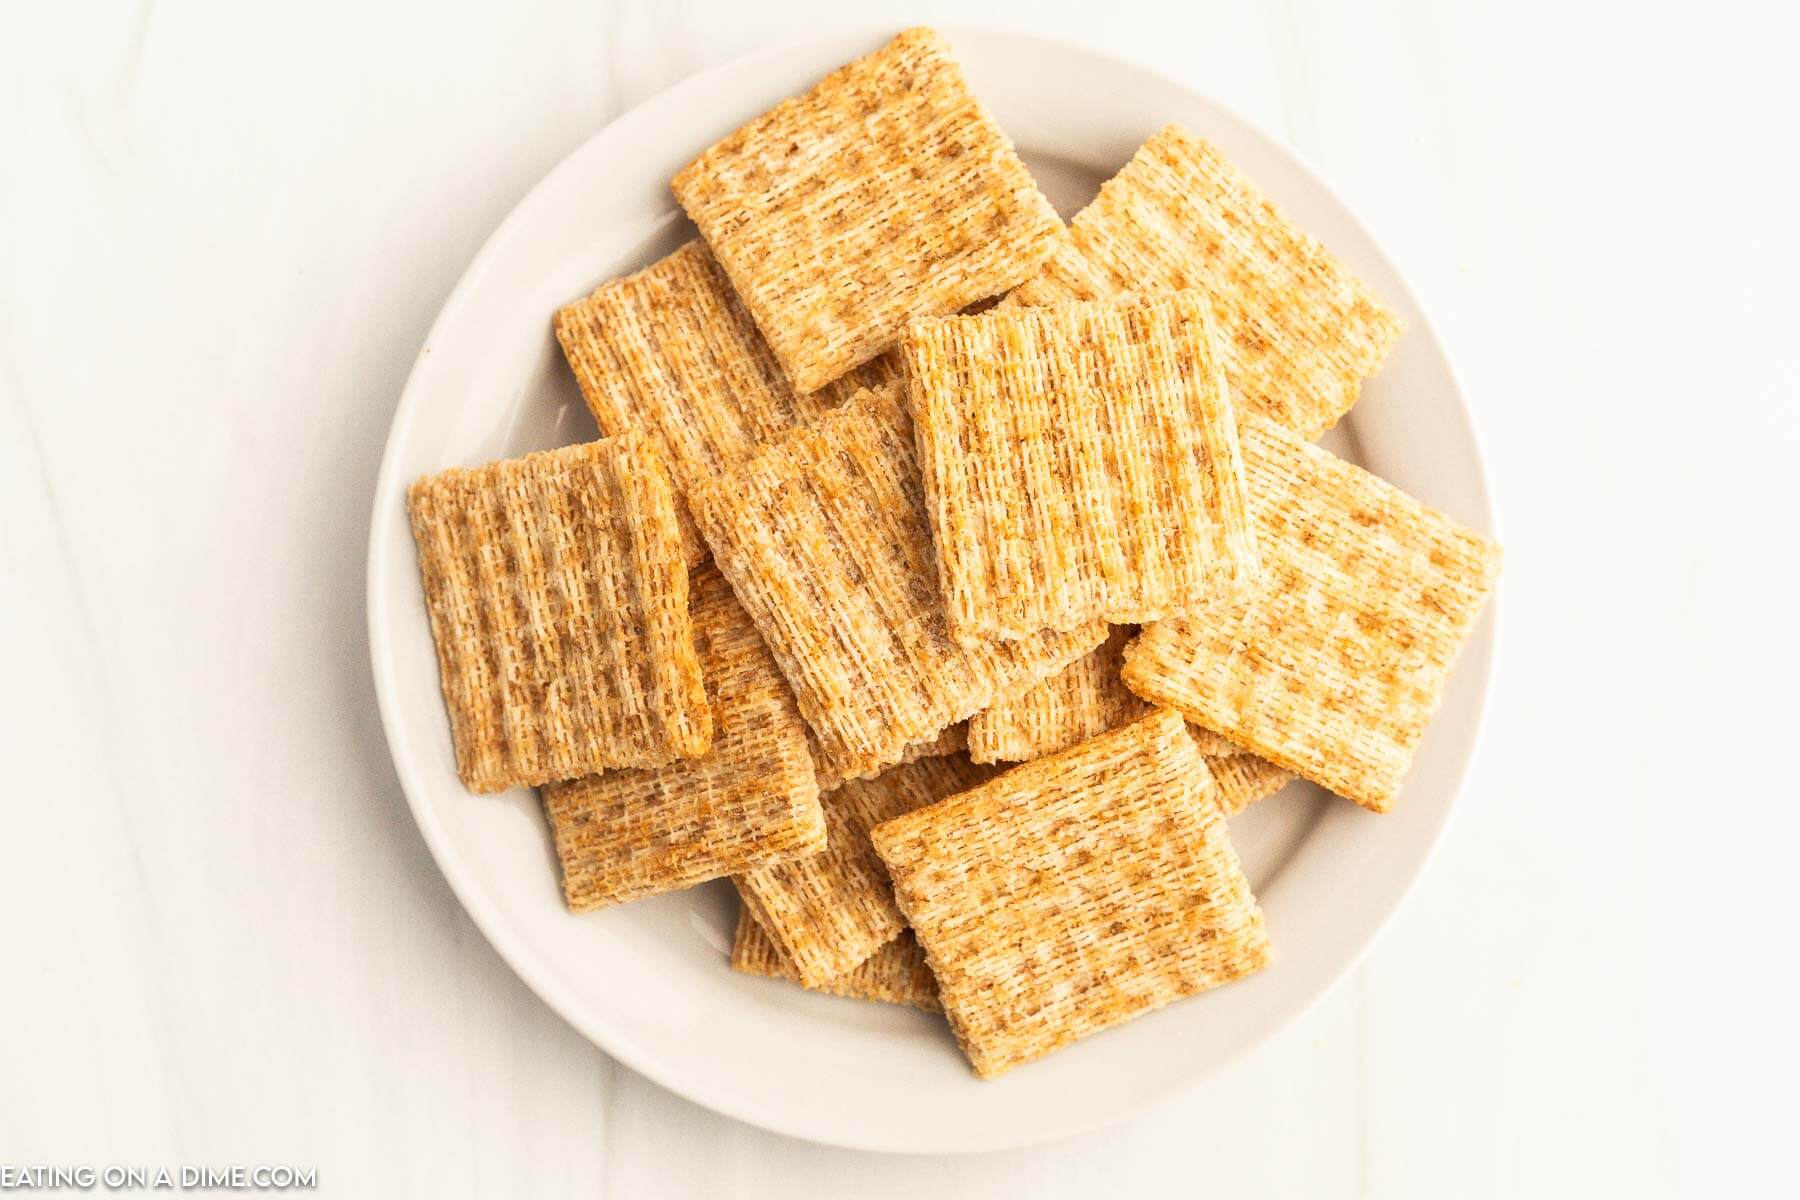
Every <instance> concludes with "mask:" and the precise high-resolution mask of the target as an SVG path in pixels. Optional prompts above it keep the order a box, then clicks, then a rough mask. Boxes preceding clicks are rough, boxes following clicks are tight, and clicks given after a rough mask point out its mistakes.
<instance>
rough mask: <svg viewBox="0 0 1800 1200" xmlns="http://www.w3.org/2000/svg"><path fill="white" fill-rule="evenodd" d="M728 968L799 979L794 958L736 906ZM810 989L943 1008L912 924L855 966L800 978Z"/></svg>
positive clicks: (928, 1008) (927, 1008) (938, 1010)
mask: <svg viewBox="0 0 1800 1200" xmlns="http://www.w3.org/2000/svg"><path fill="white" fill-rule="evenodd" d="M731 969H732V970H734V971H742V972H743V973H744V974H746V975H761V976H764V977H766V978H769V979H785V980H788V981H789V982H790V983H801V981H800V973H799V972H798V971H796V970H795V969H794V964H793V963H791V962H789V961H788V960H787V959H786V958H784V957H782V953H781V947H779V946H777V945H776V944H775V940H774V939H773V938H771V937H770V936H769V935H768V933H766V932H765V931H764V930H763V927H762V926H761V925H758V924H757V923H756V918H755V917H752V916H751V915H750V910H749V909H747V908H740V909H739V910H738V924H737V934H736V936H735V937H734V938H733V939H732V943H731ZM801 986H802V987H807V988H808V990H809V991H819V992H824V993H826V994H828V995H832V996H843V997H845V998H847V999H851V1000H881V1001H885V1002H887V1003H889V1004H910V1005H911V1006H912V1007H914V1008H922V1009H924V1010H925V1011H926V1012H936V1013H941V1012H943V1011H944V1005H943V1002H942V1001H941V1000H939V999H938V992H937V980H936V979H933V978H932V976H931V968H930V967H928V966H926V965H925V952H924V951H923V950H921V949H919V940H918V939H917V938H915V937H913V935H912V930H910V929H908V930H904V931H902V932H901V934H900V936H899V937H897V938H894V939H893V940H892V941H890V942H888V944H887V945H885V946H883V947H882V948H881V949H879V950H877V951H876V952H875V953H873V954H871V955H870V956H869V957H868V958H866V959H864V960H863V961H862V962H860V963H858V964H857V965H856V966H855V967H854V968H853V969H851V970H849V971H846V972H845V973H844V974H842V975H839V976H838V977H837V978H836V979H827V980H825V981H824V982H823V983H820V984H815V985H810V986H809V985H806V984H803V983H802V984H801Z"/></svg>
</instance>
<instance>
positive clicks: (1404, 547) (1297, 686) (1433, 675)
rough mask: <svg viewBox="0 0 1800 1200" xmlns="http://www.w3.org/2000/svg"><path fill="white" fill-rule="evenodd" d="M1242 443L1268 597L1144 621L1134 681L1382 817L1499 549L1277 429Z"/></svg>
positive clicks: (1129, 657)
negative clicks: (1233, 608) (1232, 608)
mask: <svg viewBox="0 0 1800 1200" xmlns="http://www.w3.org/2000/svg"><path fill="white" fill-rule="evenodd" d="M1241 433H1242V438H1243V451H1244V467H1245V471H1246V473H1247V475H1248V478H1249V484H1250V498H1251V515H1252V517H1253V519H1254V520H1255V522H1256V530H1257V542H1258V547H1259V550H1260V551H1261V554H1262V558H1263V565H1264V569H1265V572H1266V573H1267V576H1268V583H1267V587H1266V589H1265V590H1264V591H1263V592H1262V593H1261V594H1260V595H1259V596H1258V597H1257V599H1256V600H1255V602H1254V603H1252V604H1251V605H1250V606H1249V607H1248V608H1246V609H1244V610H1241V613H1228V612H1220V613H1217V614H1214V613H1210V612H1203V613H1196V614H1194V615H1192V616H1189V617H1187V618H1183V619H1181V620H1174V621H1164V622H1158V623H1156V624H1154V625H1150V626H1146V627H1145V629H1144V631H1143V633H1141V634H1140V635H1139V636H1138V639H1137V641H1136V642H1134V643H1133V644H1132V645H1131V647H1130V648H1129V649H1128V650H1127V651H1126V655H1125V670H1124V677H1125V682H1126V684H1127V685H1128V686H1129V687H1130V688H1131V689H1132V690H1133V691H1135V692H1137V693H1138V694H1139V695H1140V696H1143V697H1145V698H1146V699H1149V700H1151V701H1152V702H1154V703H1157V704H1163V705H1168V706H1170V707H1173V708H1175V709H1178V710H1179V711H1180V712H1181V713H1182V714H1183V715H1184V716H1186V717H1187V718H1188V719H1189V720H1191V721H1193V722H1194V723H1195V724H1196V725H1201V726H1204V727H1206V728H1208V729H1213V730H1217V731H1219V732H1220V733H1223V734H1225V735H1226V736H1227V737H1228V738H1229V739H1230V740H1231V741H1232V742H1234V743H1236V744H1238V745H1241V746H1243V747H1244V748H1245V749H1247V750H1249V751H1250V752H1252V753H1254V754H1256V755H1257V756H1259V757H1261V758H1265V759H1268V760H1269V761H1270V762H1273V763H1276V764H1277V765H1279V766H1283V767H1286V768H1288V769H1289V770H1292V771H1295V772H1297V773H1299V774H1301V775H1303V776H1305V777H1306V778H1308V779H1310V780H1312V781H1313V782H1314V783H1317V784H1319V785H1320V786H1321V787H1324V788H1327V789H1329V790H1330V791H1333V792H1336V793H1337V794H1338V795H1340V796H1345V797H1348V798H1349V799H1351V800H1354V801H1356V802H1357V803H1358V804H1361V805H1363V806H1364V807H1365V808H1369V809H1373V810H1374V811H1376V812H1385V811H1386V810H1387V809H1388V808H1389V807H1390V806H1391V805H1392V804H1393V801H1394V798H1395V796H1396V795H1397V794H1398V792H1399V790H1400V784H1401V780H1402V778H1403V777H1404V776H1405V774H1406V768H1407V766H1408V764H1409V763H1410V762H1411V760H1412V754H1413V750H1414V749H1415V748H1416V747H1417V745H1418V743H1419V739H1420V737H1421V736H1422V735H1423V733H1424V730H1425V725H1426V722H1427V721H1429V720H1430V718H1431V715H1432V713H1433V712H1435V711H1436V710H1437V706H1438V704H1439V702H1440V701H1441V700H1442V698H1443V692H1444V685H1445V683H1446V682H1447V680H1448V679H1449V676H1450V668H1451V665H1452V664H1453V662H1454V661H1455V659H1456V656H1457V653H1458V652H1459V651H1460V650H1461V649H1462V646H1463V644H1464V643H1465V642H1466V641H1467V640H1468V637H1469V633H1470V630H1471V629H1472V627H1473V626H1474V623H1475V618H1476V617H1477V616H1478V615H1479V614H1480V612H1481V609H1482V606H1483V605H1484V604H1486V602H1487V599H1488V596H1489V594H1490V593H1491V592H1492V591H1493V587H1494V582H1495V579H1496V578H1497V576H1498V574H1499V571H1500V548H1499V547H1498V546H1497V545H1495V544H1494V543H1492V542H1490V541H1488V540H1487V539H1486V538H1483V537H1481V536H1480V535H1479V534H1477V533H1474V532H1473V531H1471V530H1468V529H1465V528H1463V527H1462V526H1460V525H1458V524H1456V523H1455V522H1454V521H1452V520H1450V519H1449V518H1448V517H1446V516H1444V515H1443V514H1442V513H1439V512H1437V511H1435V510H1433V509H1430V508H1428V507H1426V506H1425V505H1423V504H1420V503H1419V502H1418V501H1416V500H1414V499H1413V498H1412V497H1410V496H1408V495H1406V493H1404V492H1402V491H1400V489H1398V488H1396V487H1394V486H1393V485H1392V484H1389V483H1387V482H1385V481H1383V480H1381V479H1378V478H1376V477H1375V476H1374V475H1371V474H1369V472H1367V471H1364V470H1363V469H1362V468H1360V467H1356V466H1353V465H1351V464H1350V463H1347V462H1344V461H1343V460H1342V459H1339V458H1337V457H1336V456H1334V455H1332V454H1329V453H1327V452H1326V451H1324V450H1320V449H1318V448H1317V447H1315V446H1311V445H1308V444H1307V443H1305V442H1303V441H1301V440H1300V439H1299V438H1298V437H1297V436H1295V435H1294V434H1292V433H1290V432H1288V431H1287V430H1284V429H1282V428H1280V427H1279V426H1276V425H1274V424H1272V423H1270V422H1267V421H1262V420H1254V419H1253V420H1249V421H1246V422H1245V423H1244V426H1243V428H1242V430H1241Z"/></svg>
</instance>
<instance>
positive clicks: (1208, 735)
mask: <svg viewBox="0 0 1800 1200" xmlns="http://www.w3.org/2000/svg"><path fill="white" fill-rule="evenodd" d="M1123 666H1124V662H1123V656H1122V655H1121V662H1120V667H1121V668H1123ZM1122 673H1123V672H1122V670H1121V674H1122ZM1119 686H1120V687H1125V681H1124V679H1123V678H1121V679H1120V680H1119ZM1125 690H1126V691H1127V692H1130V691H1131V689H1130V688H1126V689H1125ZM1133 694H1135V693H1133ZM1188 732H1189V733H1191V734H1193V735H1194V744H1195V745H1197V746H1199V747H1200V753H1202V754H1204V755H1205V756H1206V757H1208V758H1232V757H1234V756H1236V755H1239V754H1248V753H1250V752H1249V751H1248V750H1246V749H1244V748H1243V747H1242V746H1240V745H1238V744H1237V743H1236V742H1234V741H1232V740H1231V739H1230V738H1228V737H1226V736H1225V735H1224V734H1222V733H1214V732H1213V731H1212V730H1210V729H1204V728H1202V727H1201V726H1199V725H1190V726H1189V727H1188Z"/></svg>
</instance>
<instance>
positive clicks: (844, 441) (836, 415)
mask: <svg viewBox="0 0 1800 1200" xmlns="http://www.w3.org/2000/svg"><path fill="white" fill-rule="evenodd" d="M689 502H690V506H691V507H692V509H693V512H694V519H695V520H696V521H697V522H698V523H699V526H700V530H701V532H702V533H703V534H705V536H706V541H707V544H708V545H709V546H710V547H711V548H712V551H713V556H714V559H715V561H716V562H717V563H718V564H719V569H720V570H722V571H723V572H724V573H725V577H726V578H727V579H729V580H730V581H731V585H732V587H733V589H735V590H736V592H737V594H738V598H739V599H740V600H741V601H742V602H743V604H744V607H745V608H746V609H748V610H749V612H750V616H751V618H752V619H753V620H755V622H756V627H757V629H759V630H760V631H761V632H762V635H763V639H764V640H765V641H767V642H768V644H769V649H770V650H771V651H772V652H773V653H774V655H775V659H776V661H777V662H779V663H780V664H781V669H782V671H783V673H784V674H786V676H787V679H788V683H789V684H790V685H791V686H792V687H793V689H794V698H795V700H796V701H797V702H798V703H799V705H800V713H801V715H802V716H804V717H805V718H806V722H807V724H808V725H810V726H811V727H812V730H813V733H814V735H815V737H816V739H817V742H818V746H819V749H820V751H821V752H822V753H823V755H824V756H825V757H826V759H827V760H829V761H830V762H831V763H833V764H835V770H836V771H837V773H839V774H842V775H845V776H850V777H855V776H868V775H874V774H878V773H879V772H880V771H881V770H882V769H883V768H885V767H888V766H891V765H892V764H894V763H896V762H899V761H900V760H901V759H902V758H903V757H904V756H905V754H906V750H907V747H909V746H911V745H912V744H913V743H916V742H921V741H925V740H928V739H930V738H935V737H936V736H938V735H939V734H940V733H942V732H943V731H944V730H945V729H947V728H949V727H950V726H951V725H953V724H955V723H956V722H958V721H962V720H966V719H967V718H969V717H971V716H973V715H974V714H975V713H977V712H980V711H981V710H982V709H984V708H986V707H987V706H988V705H990V704H992V703H993V702H994V700H995V698H996V697H998V696H1001V695H1005V694H1007V693H1009V692H1013V691H1017V690H1019V689H1022V688H1025V687H1029V686H1030V685H1031V684H1033V683H1035V682H1037V681H1038V680H1039V679H1042V678H1044V677H1046V676H1048V675H1051V674H1054V673H1055V672H1057V671H1060V670H1061V669H1062V668H1063V667H1065V666H1067V665H1068V664H1069V663H1071V662H1073V661H1075V659H1077V658H1079V657H1080V656H1081V655H1082V654H1085V653H1086V652H1087V651H1089V650H1091V649H1093V648H1094V647H1095V646H1097V645H1099V644H1100V643H1101V642H1102V641H1104V640H1105V639H1106V627H1105V626H1104V625H1102V624H1100V623H1098V622H1095V623H1093V624H1091V625H1087V626H1083V627H1081V628H1079V629H1076V630H1073V631H1070V632H1067V633H1048V632H1047V633H1042V634H1038V635H1037V636H1035V637H1029V638H1021V639H1020V640H1018V641H1013V642H1006V643H994V644H990V645H985V646H980V647H975V648H969V647H964V646H959V645H958V644H957V643H956V642H955V641H953V640H952V639H951V637H950V634H949V630H948V628H947V626H946V622H945V619H944V606H943V602H942V600H941V599H940V598H939V595H938V590H937V573H936V570H935V568H934V566H933V564H932V559H931V526H930V522H929V520H928V519H927V517H926V515H925V498H924V494H923V492H922V490H921V486H920V480H919V467H918V459H917V456H916V451H915V450H914V446H913V436H912V427H911V422H910V421H909V420H908V418H907V415H906V410H905V408H904V407H903V406H902V405H901V404H900V402H899V400H898V398H897V397H896V396H895V395H894V391H893V389H891V388H888V389H882V390H879V391H864V392H861V393H859V394H858V395H857V396H856V397H855V398H854V399H852V400H850V401H849V402H848V403H846V404H845V405H844V406H843V407H842V408H839V409H837V410H836V411H834V412H831V413H829V414H827V415H826V416H824V417H822V418H821V419H820V420H818V421H817V422H815V423H814V424H813V425H811V426H808V427H806V428H804V429H799V430H795V431H794V432H792V433H790V434H789V435H788V436H787V437H786V438H784V439H783V440H781V441H780V442H777V443H775V444H773V445H771V446H767V447H765V448H764V449H763V450H761V451H759V452H758V453H757V454H756V455H755V456H754V457H752V458H751V460H750V461H749V462H748V463H745V464H744V465H743V466H742V467H740V468H739V469H737V470H735V471H732V472H729V473H728V474H726V475H725V476H723V477H721V478H720V479H719V480H718V481H717V482H715V483H711V484H708V485H706V486H705V487H702V488H698V489H696V490H695V491H694V492H693V494H692V495H690V497H689Z"/></svg>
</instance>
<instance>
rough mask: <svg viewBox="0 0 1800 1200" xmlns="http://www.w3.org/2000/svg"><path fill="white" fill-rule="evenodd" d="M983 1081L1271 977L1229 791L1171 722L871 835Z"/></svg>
mask: <svg viewBox="0 0 1800 1200" xmlns="http://www.w3.org/2000/svg"><path fill="white" fill-rule="evenodd" d="M874 843H875V849H876V852H877V853H878V854H880V855H881V858H882V861H883V862H885V863H886V864H887V866H888V870H889V872H890V873H891V875H892V878H893V881H894V891H895V895H896V898H897V899H898V900H899V903H900V908H901V911H902V912H903V913H904V914H905V915H906V918H907V921H908V923H909V924H911V925H912V927H913V931H914V932H915V933H916V934H917V935H918V938H919V944H920V945H921V946H923V947H924V949H925V958H926V961H927V962H928V963H929V964H930V966H931V969H932V973H933V974H934V975H935V976H936V977H937V981H938V989H939V992H940V994H941V996H942V998H943V1002H944V1011H945V1014H946V1015H947V1016H948V1017H949V1018H950V1025H951V1028H952V1029H953V1030H954V1031H955V1033H956V1037H957V1041H958V1042H959V1043H960V1044H961V1045H962V1047H963V1050H964V1052H965V1053H966V1054H967V1055H968V1056H969V1061H970V1062H971V1063H972V1064H973V1065H974V1068H975V1072H976V1073H977V1074H978V1075H982V1076H994V1075H998V1074H1001V1073H1002V1072H1004V1071H1007V1070H1010V1069H1012V1068H1013V1067H1015V1066H1017V1065H1019V1064H1020V1063H1023V1062H1027V1061H1029V1060H1031V1059H1035V1058H1039V1057H1041V1056H1043V1055H1045V1054H1048V1053H1050V1052H1051V1051H1053V1050H1056V1049H1058V1048H1060V1047H1062V1046H1066V1045H1068V1044H1069V1043H1070V1042H1073V1041H1075V1040H1076V1039H1078V1038H1082V1037H1086V1036H1087V1035H1089V1034H1092V1033H1097V1032H1099V1031H1100V1030H1102V1029H1106V1028H1108V1027H1109V1026H1113V1025H1117V1024H1119V1023H1120V1022H1123V1021H1128V1020H1130V1019H1131V1018H1133V1017H1135V1016H1138V1015H1140V1014H1142V1013H1145V1012H1148V1011H1150V1010H1152V1009H1155V1008H1159V1007H1161V1006H1162V1005H1164V1004H1167V1003H1168V1002H1170V1001H1171V1000H1175V999H1178V998H1180V997H1182V996H1187V995H1192V994H1193V993H1195V992H1199V991H1203V990H1205V989H1207V988H1211V987H1216V986H1218V985H1219V984H1222V983H1226V982H1229V981H1231V980H1233V979H1237V978H1240V977H1242V976H1244V975H1248V974H1250V973H1252V972H1254V971H1257V970H1260V969H1261V968H1262V967H1263V966H1264V965H1266V964H1267V962H1268V960H1269V944H1268V938H1267V936H1266V935H1265V933H1264V931H1263V918H1262V912H1261V910H1260V909H1259V908H1258V907H1257V904H1256V898H1255V897H1254V896H1252V895H1251V893H1250V885H1249V883H1248V882H1247V881H1246V880H1245V879H1244V875H1243V871H1242V870H1241V869H1240V867H1239V865H1238V859H1237V854H1236V852H1235V851H1234V850H1233V849H1232V845H1231V838H1230V835H1229V833H1228V832H1227V830H1226V827H1225V814H1224V810H1223V808H1222V806H1221V804H1220V801H1219V797H1218V791H1217V785H1216V784H1214V782H1213V780H1212V777H1211V774H1210V773H1209V772H1208V770H1207V767H1206V763H1205V761H1204V760H1203V759H1202V758H1201V757H1200V754H1199V752H1198V750H1197V749H1196V748H1195V746H1194V741H1193V739H1192V738H1191V737H1189V736H1188V734H1187V730H1186V728H1185V727H1184V726H1183V724H1182V721H1181V718H1180V717H1179V716H1177V715H1176V714H1175V713H1173V712H1171V711H1169V710H1167V709H1162V710H1158V711H1156V712H1153V713H1151V714H1149V715H1148V716H1145V717H1142V718H1140V719H1139V720H1137V721H1134V722H1132V723H1131V724H1129V725H1126V726H1124V727H1123V728H1120V729H1117V730H1114V731H1112V732H1110V733H1105V734H1102V735H1100V736H1099V737H1097V738H1094V739H1092V740H1090V741H1087V742H1084V743H1082V744H1081V745H1079V746H1075V747H1072V748H1070V749H1068V750H1065V751H1063V752H1061V753H1059V754H1053V755H1051V756H1049V757H1048V758H1041V759H1038V760H1037V761H1036V762H1032V763H1027V764H1025V765H1024V766H1020V767H1014V768H1013V769H1012V770H1010V771H1008V772H1006V773H1005V774H1003V775H1001V776H999V777H998V778H997V779H995V780H993V781H992V782H990V783H987V784H985V785H983V786H981V787H978V788H975V789H973V790H971V791H967V792H963V793H961V794H960V795H957V796H953V797H951V798H950V799H948V800H944V801H941V802H939V803H937V804H934V805H932V806H930V807H929V808H924V809H920V810H919V811H917V812H914V813H910V814H908V815H906V816H903V817H899V818H896V819H895V820H892V821H888V822H887V823H885V824H883V825H879V826H877V827H876V829H875V832H874Z"/></svg>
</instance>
